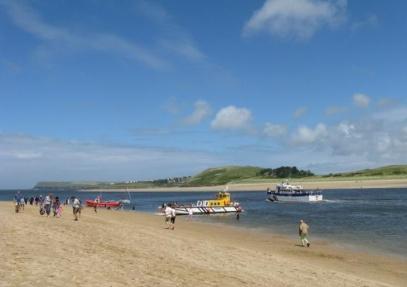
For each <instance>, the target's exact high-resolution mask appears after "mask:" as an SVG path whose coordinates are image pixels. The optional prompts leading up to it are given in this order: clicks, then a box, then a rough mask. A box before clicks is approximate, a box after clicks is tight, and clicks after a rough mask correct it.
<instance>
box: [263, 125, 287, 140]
mask: <svg viewBox="0 0 407 287" xmlns="http://www.w3.org/2000/svg"><path fill="white" fill-rule="evenodd" d="M286 133H287V127H286V126H284V125H279V124H273V123H266V124H265V125H264V129H263V134H264V135H265V136H268V137H280V136H283V135H285V134H286Z"/></svg>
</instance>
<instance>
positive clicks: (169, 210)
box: [164, 204, 172, 229]
mask: <svg viewBox="0 0 407 287" xmlns="http://www.w3.org/2000/svg"><path fill="white" fill-rule="evenodd" d="M171 213H172V208H171V207H170V206H169V205H168V204H167V205H166V206H165V209H164V215H165V224H166V225H167V229H170V225H171V222H170V221H171Z"/></svg>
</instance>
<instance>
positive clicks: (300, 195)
mask: <svg viewBox="0 0 407 287" xmlns="http://www.w3.org/2000/svg"><path fill="white" fill-rule="evenodd" d="M322 199H323V195H322V192H321V191H320V190H304V188H303V187H302V186H301V185H291V184H289V182H288V181H286V182H283V183H281V184H277V185H276V190H275V191H272V190H270V189H269V188H268V189H267V200H268V201H271V202H275V201H293V202H311V201H312V202H313V201H322Z"/></svg>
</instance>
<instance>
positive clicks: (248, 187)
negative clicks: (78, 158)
mask: <svg viewBox="0 0 407 287" xmlns="http://www.w3.org/2000/svg"><path fill="white" fill-rule="evenodd" d="M277 183H279V182H276V181H270V182H259V183H231V184H228V187H229V191H265V190H266V189H267V188H271V189H275V186H276V184H277ZM291 183H292V184H295V185H302V186H303V187H304V188H306V189H321V190H326V189H367V188H407V178H399V179H363V180H361V179H355V180H335V181H334V180H325V181H324V180H321V181H318V180H316V181H308V180H292V182H291ZM224 188H225V186H224V185H218V186H198V187H152V188H128V189H114V188H111V189H87V190H83V191H97V192H124V191H126V192H127V191H130V192H175V191H188V192H191V191H219V190H223V189H224Z"/></svg>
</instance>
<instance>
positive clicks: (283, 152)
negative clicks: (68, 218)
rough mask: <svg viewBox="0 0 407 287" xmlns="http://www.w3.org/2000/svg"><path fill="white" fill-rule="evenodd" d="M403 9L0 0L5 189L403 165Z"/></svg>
mask: <svg viewBox="0 0 407 287" xmlns="http://www.w3.org/2000/svg"><path fill="white" fill-rule="evenodd" d="M406 9H407V4H406V3H405V1H396V0H395V1H373V0H372V1H356V0H348V1H345V0H332V1H322V0H267V1H265V0H261V1H120V5H118V2H117V1H90V0H89V1H62V0H55V1H36V0H32V1H8V0H0V188H11V187H31V186H32V185H33V184H34V183H35V182H37V181H39V180H133V179H150V178H161V177H168V176H180V175H192V174H195V173H196V172H199V171H201V170H202V169H205V168H207V167H213V166H220V165H232V164H241V165H256V166H264V167H277V166H280V165H296V166H298V167H301V168H305V169H311V170H312V171H314V172H317V173H327V172H335V171H343V170H353V169H359V168H367V167H375V166H380V165H385V164H400V163H401V164H402V163H406V162H407V103H406V99H407V97H406V91H407V61H406V60H407V58H406V52H405V51H407V38H406V37H405V34H406V30H407V20H405V17H404V15H403V12H404V11H406Z"/></svg>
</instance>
